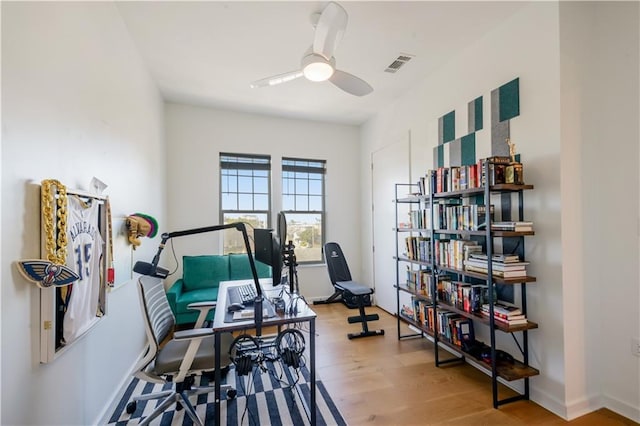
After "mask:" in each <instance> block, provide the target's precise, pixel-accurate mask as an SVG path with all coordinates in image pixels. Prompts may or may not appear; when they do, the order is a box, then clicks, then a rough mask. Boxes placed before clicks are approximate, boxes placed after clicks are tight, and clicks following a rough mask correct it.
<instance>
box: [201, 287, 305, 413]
mask: <svg viewBox="0 0 640 426" xmlns="http://www.w3.org/2000/svg"><path fill="white" fill-rule="evenodd" d="M270 280H271V279H267V280H260V281H261V282H260V284H261V287H262V289H263V295H264V296H265V298H266V297H267V296H268V295H269V293H270V290H271V289H272V288H273V287H272V286H271V285H270V284H267V281H270ZM247 283H250V284H253V280H238V281H223V282H221V283H220V290H219V292H218V304H217V309H216V313H215V317H214V319H213V331H214V332H215V346H216V348H215V349H216V364H215V368H216V371H215V384H214V388H215V391H214V397H215V420H216V423H215V424H216V425H220V424H221V423H220V382H221V380H222V378H221V377H220V346H221V345H222V343H221V338H220V335H221V333H224V332H231V331H240V330H247V329H250V328H255V323H254V321H253V319H248V320H244V321H234V322H224V320H225V314H226V307H227V289H228V288H229V287H233V286H238V285H243V284H247ZM283 296H284V298H285V302H286V303H287V306H288V305H289V300H287V297H288V295H287V294H286V292H284V294H283ZM297 303H298V309H297V314H296V315H289V314H276V316H275V317H273V318H265V319H264V320H263V321H262V326H263V327H268V326H278V327H280V326H282V325H286V324H293V323H299V322H308V323H309V375H310V379H311V380H310V382H311V383H310V384H309V394H310V401H309V402H310V403H309V411H310V413H307V414H308V415H309V416H310V422H311V425H312V426H315V424H316V365H315V364H316V342H315V335H316V314H315V312H313V311H312V310H311V308H309V306H308V305H307V304H306V303H304V301H302V300H297Z"/></svg>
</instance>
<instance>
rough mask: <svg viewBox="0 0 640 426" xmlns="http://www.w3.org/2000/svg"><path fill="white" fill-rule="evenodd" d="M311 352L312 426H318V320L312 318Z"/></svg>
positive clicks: (310, 332)
mask: <svg viewBox="0 0 640 426" xmlns="http://www.w3.org/2000/svg"><path fill="white" fill-rule="evenodd" d="M309 351H310V352H311V354H310V356H309V357H310V358H311V368H310V371H309V374H310V375H311V388H310V389H309V390H310V393H311V426H315V425H316V319H315V318H312V319H311V321H310V322H309Z"/></svg>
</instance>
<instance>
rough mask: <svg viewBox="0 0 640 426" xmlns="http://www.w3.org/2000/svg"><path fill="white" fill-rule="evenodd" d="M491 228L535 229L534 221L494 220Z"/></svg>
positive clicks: (523, 230) (526, 230) (525, 230)
mask: <svg viewBox="0 0 640 426" xmlns="http://www.w3.org/2000/svg"><path fill="white" fill-rule="evenodd" d="M491 229H492V230H493V231H516V232H529V231H533V222H523V221H520V222H492V223H491Z"/></svg>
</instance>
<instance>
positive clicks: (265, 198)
mask: <svg viewBox="0 0 640 426" xmlns="http://www.w3.org/2000/svg"><path fill="white" fill-rule="evenodd" d="M253 209H254V210H265V211H266V210H269V195H268V194H256V195H255V196H254V197H253Z"/></svg>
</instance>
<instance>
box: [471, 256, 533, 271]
mask: <svg viewBox="0 0 640 426" xmlns="http://www.w3.org/2000/svg"><path fill="white" fill-rule="evenodd" d="M528 264H529V262H510V263H503V262H491V267H492V268H493V270H494V271H521V270H525V269H526V266H527V265H528ZM464 265H465V266H475V267H478V268H484V269H487V268H488V264H487V261H486V260H479V259H473V258H471V259H468V260H465V261H464Z"/></svg>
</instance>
